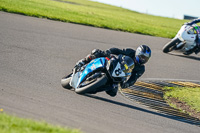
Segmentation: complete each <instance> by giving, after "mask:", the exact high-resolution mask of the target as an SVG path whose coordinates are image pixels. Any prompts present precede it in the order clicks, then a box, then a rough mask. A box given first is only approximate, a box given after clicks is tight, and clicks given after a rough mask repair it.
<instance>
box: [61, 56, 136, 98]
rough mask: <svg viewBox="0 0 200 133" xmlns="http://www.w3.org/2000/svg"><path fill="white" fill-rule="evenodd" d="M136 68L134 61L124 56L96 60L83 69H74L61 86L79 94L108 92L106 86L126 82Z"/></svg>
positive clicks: (62, 81)
mask: <svg viewBox="0 0 200 133" xmlns="http://www.w3.org/2000/svg"><path fill="white" fill-rule="evenodd" d="M134 66H135V64H134V61H133V59H131V58H130V57H128V56H124V55H119V56H117V57H115V56H112V58H111V59H109V58H107V57H101V58H96V59H94V60H92V61H91V62H90V63H88V64H86V65H84V66H82V67H81V68H74V69H73V72H72V73H71V74H69V75H68V76H66V77H64V78H62V79H61V85H62V86H63V87H64V88H66V89H74V91H75V92H76V93H78V94H85V93H91V94H92V93H96V92H100V91H107V90H106V89H105V90H104V88H106V86H111V85H113V84H114V83H115V84H118V83H121V82H126V81H127V80H128V79H129V77H130V76H131V72H132V69H133V68H134Z"/></svg>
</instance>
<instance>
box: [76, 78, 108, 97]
mask: <svg viewBox="0 0 200 133" xmlns="http://www.w3.org/2000/svg"><path fill="white" fill-rule="evenodd" d="M107 81H108V79H107V77H106V75H102V76H101V77H98V78H96V80H95V81H94V82H91V83H90V84H88V85H86V86H83V87H80V88H76V89H75V92H76V93H78V94H85V93H93V92H95V91H96V89H97V88H99V87H101V86H103V85H105V84H106V83H107Z"/></svg>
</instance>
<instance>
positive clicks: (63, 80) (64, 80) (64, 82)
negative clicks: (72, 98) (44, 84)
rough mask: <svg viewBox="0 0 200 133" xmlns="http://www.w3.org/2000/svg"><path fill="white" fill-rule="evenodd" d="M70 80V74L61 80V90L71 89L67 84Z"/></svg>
mask: <svg viewBox="0 0 200 133" xmlns="http://www.w3.org/2000/svg"><path fill="white" fill-rule="evenodd" d="M71 78H72V74H70V75H68V76H66V77H64V78H62V79H61V85H62V87H63V88H65V89H71V88H72V87H71V86H70V84H69V83H70V81H71Z"/></svg>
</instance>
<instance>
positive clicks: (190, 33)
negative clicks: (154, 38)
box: [163, 24, 200, 55]
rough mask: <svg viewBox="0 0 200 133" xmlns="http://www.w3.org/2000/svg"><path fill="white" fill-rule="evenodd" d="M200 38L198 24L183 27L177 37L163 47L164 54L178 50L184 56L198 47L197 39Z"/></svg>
mask: <svg viewBox="0 0 200 133" xmlns="http://www.w3.org/2000/svg"><path fill="white" fill-rule="evenodd" d="M198 36H200V28H199V26H198V25H197V24H193V25H183V26H182V27H181V29H180V30H179V31H178V33H177V35H176V36H175V37H174V38H173V39H172V40H171V41H170V42H168V43H167V44H166V45H165V46H164V47H163V52H164V53H168V52H171V51H173V50H178V51H180V52H182V53H183V54H187V51H189V50H192V49H193V48H194V47H195V46H196V38H197V37H198ZM193 52H194V51H192V52H190V53H189V54H192V53H193ZM189 54H187V55H189Z"/></svg>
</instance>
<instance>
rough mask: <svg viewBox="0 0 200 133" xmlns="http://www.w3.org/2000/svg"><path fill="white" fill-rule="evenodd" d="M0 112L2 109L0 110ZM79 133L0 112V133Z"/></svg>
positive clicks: (75, 130)
mask: <svg viewBox="0 0 200 133" xmlns="http://www.w3.org/2000/svg"><path fill="white" fill-rule="evenodd" d="M1 110H2V109H1ZM36 132H37V133H80V131H79V130H77V129H69V128H63V127H60V126H53V125H50V124H48V123H46V122H37V121H33V120H29V119H22V118H19V117H16V116H11V115H8V114H6V113H3V112H2V111H1V112H0V133H36Z"/></svg>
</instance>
